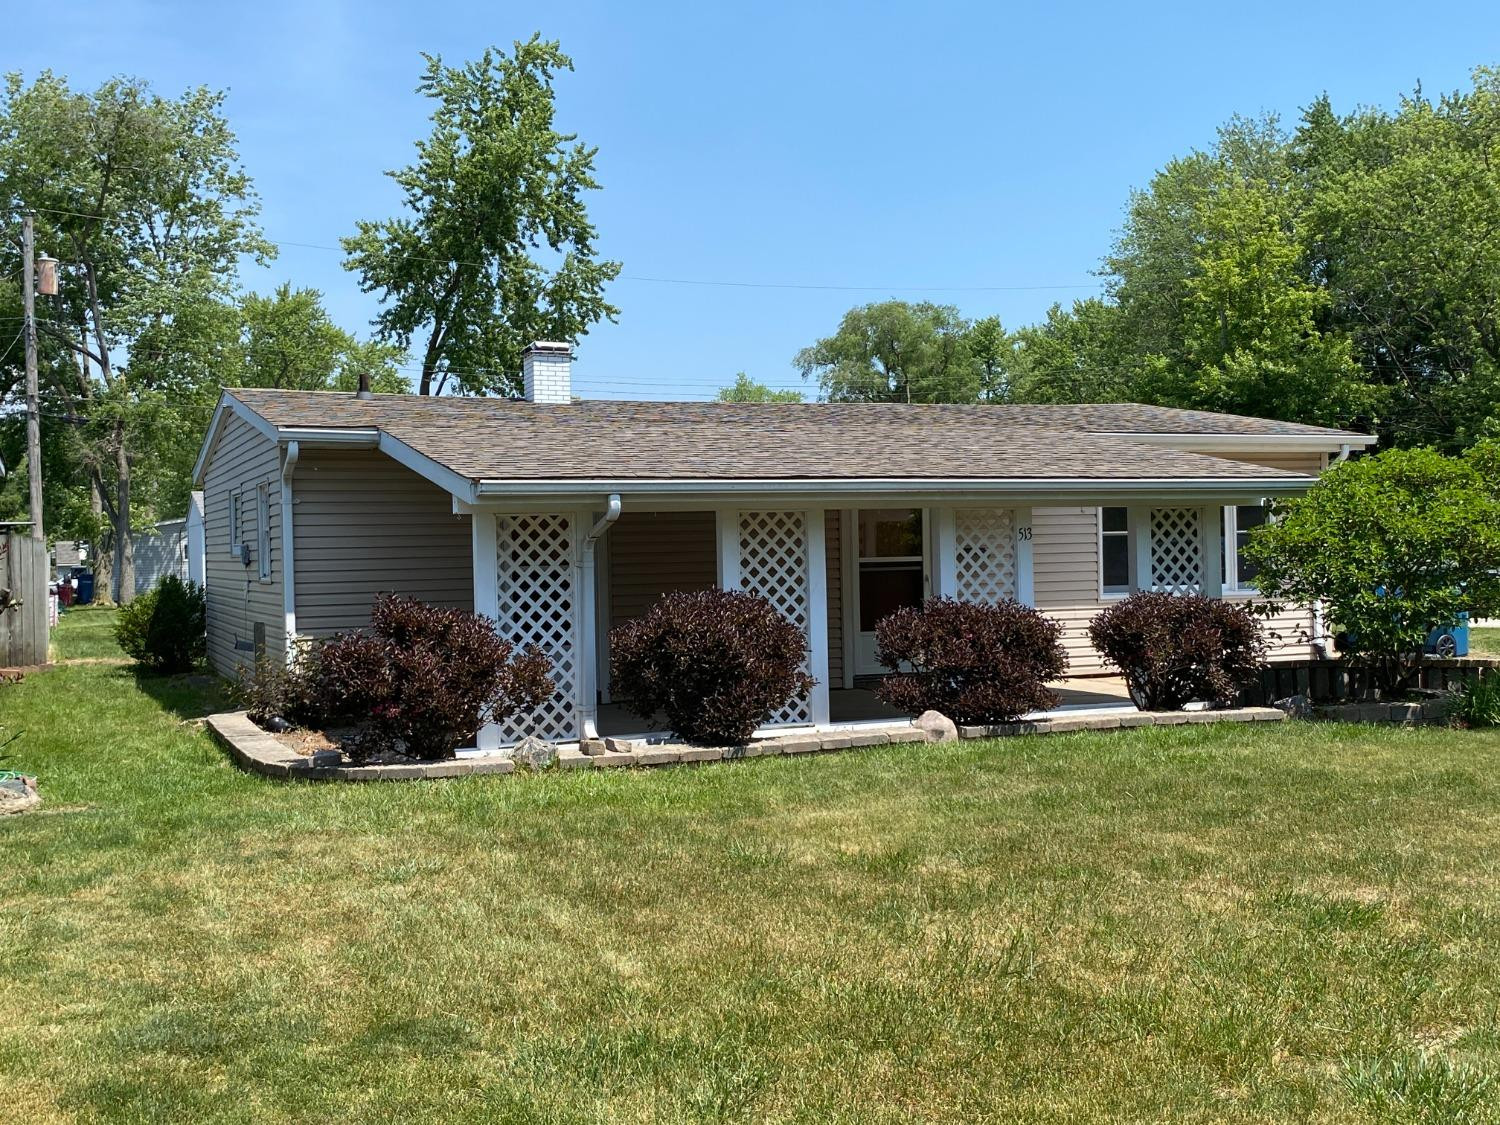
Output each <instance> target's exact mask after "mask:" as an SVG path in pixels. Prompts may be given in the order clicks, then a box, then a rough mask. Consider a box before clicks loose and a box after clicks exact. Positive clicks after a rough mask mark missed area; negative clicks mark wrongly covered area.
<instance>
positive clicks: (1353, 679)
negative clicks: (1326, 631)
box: [1240, 656, 1500, 707]
mask: <svg viewBox="0 0 1500 1125" xmlns="http://www.w3.org/2000/svg"><path fill="white" fill-rule="evenodd" d="M1497 673H1500V661H1495V660H1487V659H1484V658H1483V657H1477V656H1459V657H1449V658H1447V659H1443V658H1440V657H1429V658H1428V659H1427V660H1425V661H1423V663H1422V672H1421V675H1420V676H1419V677H1418V679H1417V685H1416V686H1418V687H1423V688H1429V689H1433V690H1437V691H1447V690H1451V689H1454V688H1457V687H1458V686H1459V685H1460V684H1462V683H1463V682H1464V681H1465V680H1473V679H1482V678H1484V677H1486V676H1493V675H1496V674H1497ZM1371 694H1372V684H1371V681H1370V674H1369V672H1368V671H1366V670H1365V669H1363V668H1357V667H1354V666H1351V665H1348V664H1345V663H1343V662H1342V661H1339V660H1285V661H1276V662H1274V663H1271V664H1268V665H1267V666H1266V667H1265V668H1263V669H1261V673H1260V683H1259V684H1257V685H1256V686H1254V687H1251V688H1247V689H1246V690H1245V691H1244V692H1243V693H1241V696H1240V702H1241V703H1242V704H1243V705H1244V706H1247V707H1265V706H1269V705H1270V704H1272V703H1275V702H1276V701H1277V700H1278V699H1286V698H1288V697H1289V696H1293V695H1305V696H1307V697H1308V698H1309V699H1310V700H1312V701H1313V702H1314V703H1348V702H1356V701H1359V700H1363V699H1367V698H1369V697H1370V696H1371Z"/></svg>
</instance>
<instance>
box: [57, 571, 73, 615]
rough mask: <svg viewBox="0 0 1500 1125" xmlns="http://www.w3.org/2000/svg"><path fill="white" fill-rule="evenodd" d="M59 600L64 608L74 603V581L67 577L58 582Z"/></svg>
mask: <svg viewBox="0 0 1500 1125" xmlns="http://www.w3.org/2000/svg"><path fill="white" fill-rule="evenodd" d="M57 601H58V604H59V605H61V606H62V607H63V608H64V609H67V608H68V606H70V605H72V604H73V583H72V582H71V581H70V580H69V579H67V578H64V579H63V580H62V581H61V582H59V583H58V584H57Z"/></svg>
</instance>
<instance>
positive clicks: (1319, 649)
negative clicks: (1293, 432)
mask: <svg viewBox="0 0 1500 1125" xmlns="http://www.w3.org/2000/svg"><path fill="white" fill-rule="evenodd" d="M1353 448H1354V447H1353V446H1351V445H1350V444H1349V443H1348V442H1345V443H1344V444H1343V445H1341V446H1339V452H1338V456H1337V457H1335V458H1334V459H1333V460H1332V461H1330V462H1329V463H1328V467H1329V468H1330V469H1331V468H1333V466H1335V465H1342V464H1343V463H1344V462H1345V461H1347V460H1349V453H1350V451H1351V450H1352V449H1353ZM1324 613H1325V611H1324V608H1323V603H1322V602H1314V603H1313V636H1312V644H1313V651H1314V652H1315V653H1317V655H1318V659H1319V660H1327V659H1329V658H1330V657H1331V656H1332V655H1333V638H1332V637H1330V636H1329V635H1328V620H1327V618H1326V617H1325V616H1324Z"/></svg>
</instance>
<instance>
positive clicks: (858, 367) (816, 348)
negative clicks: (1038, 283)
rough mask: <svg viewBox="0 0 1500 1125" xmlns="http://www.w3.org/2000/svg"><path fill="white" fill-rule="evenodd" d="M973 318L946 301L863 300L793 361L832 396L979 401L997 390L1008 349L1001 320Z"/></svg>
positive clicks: (836, 398) (849, 399)
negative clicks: (864, 301)
mask: <svg viewBox="0 0 1500 1125" xmlns="http://www.w3.org/2000/svg"><path fill="white" fill-rule="evenodd" d="M979 323H980V325H982V326H983V327H982V328H979V329H978V331H976V327H977V326H976V325H975V324H973V323H971V322H970V321H968V320H966V319H964V317H963V315H962V314H960V313H959V311H958V309H956V308H954V307H953V306H952V305H935V304H932V303H930V302H925V301H924V302H921V303H917V304H911V303H908V302H906V301H881V302H878V303H875V304H870V305H861V306H859V307H858V308H853V309H850V310H849V311H848V312H847V313H845V314H844V318H843V320H841V321H840V322H839V326H838V330H837V331H836V332H834V334H833V335H832V336H828V337H825V338H824V339H821V340H819V341H817V342H816V343H815V344H813V345H812V346H810V347H806V348H803V349H802V350H801V351H800V352H798V353H797V356H796V358H795V359H794V360H793V361H792V362H793V364H794V365H795V366H796V367H797V369H798V370H799V371H800V372H801V373H802V377H803V378H804V379H811V378H813V377H815V376H816V378H817V380H818V385H819V386H820V388H821V389H822V392H823V394H824V396H825V397H826V398H827V399H828V400H829V401H831V402H978V401H979V400H980V398H981V396H988V395H990V394H991V393H993V392H995V391H997V390H998V391H1000V392H1001V393H1003V388H1004V385H1005V379H1004V375H1003V372H1004V369H1005V362H1006V355H1007V352H1008V347H1007V346H1005V345H1003V343H1002V341H1003V339H1004V332H1003V330H1002V329H1001V328H1000V325H999V321H993V322H990V321H981V322H979ZM987 380H988V382H987Z"/></svg>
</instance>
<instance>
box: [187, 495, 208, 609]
mask: <svg viewBox="0 0 1500 1125" xmlns="http://www.w3.org/2000/svg"><path fill="white" fill-rule="evenodd" d="M204 542H205V540H204V537H203V493H202V492H194V493H193V494H192V495H191V497H190V498H189V500H188V514H187V576H188V581H189V582H192V583H195V584H196V585H199V586H202V585H203V584H204V582H203V579H204V562H205V560H204Z"/></svg>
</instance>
